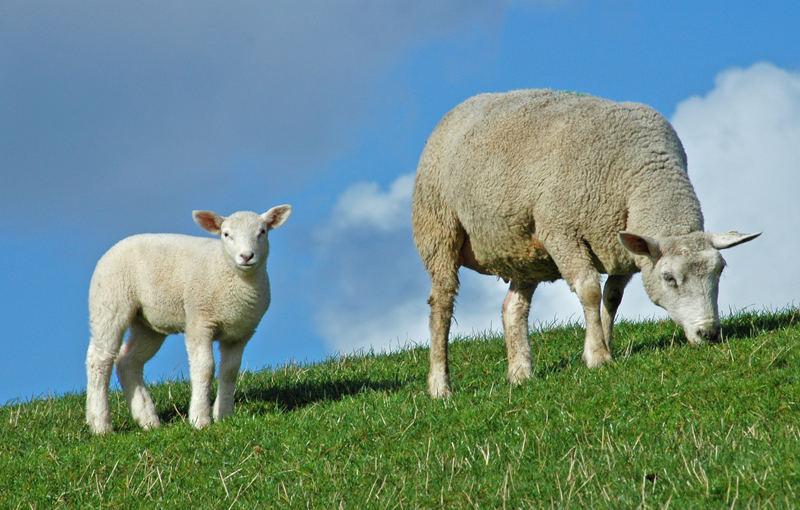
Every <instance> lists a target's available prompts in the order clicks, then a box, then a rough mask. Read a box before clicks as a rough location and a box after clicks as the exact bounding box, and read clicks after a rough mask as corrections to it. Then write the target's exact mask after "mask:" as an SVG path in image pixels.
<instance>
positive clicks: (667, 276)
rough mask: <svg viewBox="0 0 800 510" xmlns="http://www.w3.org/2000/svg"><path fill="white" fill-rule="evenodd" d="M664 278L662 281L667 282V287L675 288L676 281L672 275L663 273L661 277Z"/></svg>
mask: <svg viewBox="0 0 800 510" xmlns="http://www.w3.org/2000/svg"><path fill="white" fill-rule="evenodd" d="M661 276H662V277H663V278H664V281H665V282H667V285H669V286H670V287H677V286H678V281H677V280H676V279H675V276H674V275H673V274H672V273H664V274H662V275H661Z"/></svg>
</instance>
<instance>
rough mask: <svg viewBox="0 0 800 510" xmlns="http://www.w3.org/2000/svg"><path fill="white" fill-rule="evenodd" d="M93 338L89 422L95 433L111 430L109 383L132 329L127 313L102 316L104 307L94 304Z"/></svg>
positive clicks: (88, 361) (88, 385) (88, 359)
mask: <svg viewBox="0 0 800 510" xmlns="http://www.w3.org/2000/svg"><path fill="white" fill-rule="evenodd" d="M90 309H91V312H90V315H91V318H90V324H91V329H92V338H91V340H89V349H88V350H87V352H86V381H87V382H86V423H87V424H88V425H89V428H91V430H92V432H93V433H95V434H106V433H108V432H111V430H112V429H111V412H110V411H109V408H108V385H109V383H110V382H111V372H112V371H113V370H114V360H115V359H116V357H117V353H118V352H119V347H120V345H122V337H123V336H124V335H125V330H126V329H128V325H127V317H125V318H123V319H119V318H118V316H117V315H116V314H112V315H111V316H110V317H108V318H106V317H98V315H99V314H101V313H103V311H105V310H103V309H101V310H98V311H95V310H94V308H93V307H92V306H91V304H90Z"/></svg>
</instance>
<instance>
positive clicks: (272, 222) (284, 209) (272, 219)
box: [261, 204, 292, 230]
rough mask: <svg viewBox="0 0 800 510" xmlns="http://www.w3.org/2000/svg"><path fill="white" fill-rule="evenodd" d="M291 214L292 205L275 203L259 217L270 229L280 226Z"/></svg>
mask: <svg viewBox="0 0 800 510" xmlns="http://www.w3.org/2000/svg"><path fill="white" fill-rule="evenodd" d="M291 214H292V206H291V205H289V204H284V205H276V206H275V207H273V208H272V209H270V210H269V211H267V212H265V213H264V214H262V215H261V219H262V220H264V223H266V224H267V227H268V228H269V229H270V230H272V229H275V228H278V227H280V226H281V225H283V223H284V222H285V221H286V220H288V219H289V215H291Z"/></svg>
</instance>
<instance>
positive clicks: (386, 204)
mask: <svg viewBox="0 0 800 510" xmlns="http://www.w3.org/2000/svg"><path fill="white" fill-rule="evenodd" d="M413 190H414V174H407V175H401V176H400V177H398V178H397V179H396V180H395V181H394V182H393V183H392V184H391V185H390V186H389V190H388V191H387V192H382V191H381V190H380V189H379V187H378V184H377V183H375V182H358V183H356V184H353V185H352V186H350V187H349V188H347V189H346V190H345V191H344V192H343V193H342V194H341V195H339V199H338V200H337V201H336V207H334V211H333V217H334V225H335V226H336V227H337V228H339V229H345V228H349V227H367V226H369V227H375V228H377V229H379V230H382V231H389V230H392V229H398V228H403V227H407V226H408V223H409V222H410V221H411V194H412V192H413Z"/></svg>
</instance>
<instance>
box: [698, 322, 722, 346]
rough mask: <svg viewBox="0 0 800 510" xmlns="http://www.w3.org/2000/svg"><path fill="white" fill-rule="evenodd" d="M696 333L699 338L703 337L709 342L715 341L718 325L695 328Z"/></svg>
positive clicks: (717, 335)
mask: <svg viewBox="0 0 800 510" xmlns="http://www.w3.org/2000/svg"><path fill="white" fill-rule="evenodd" d="M696 333H697V336H699V337H700V338H704V339H706V340H708V341H710V342H716V341H717V340H719V325H717V324H714V325H711V326H704V327H700V328H697V331H696Z"/></svg>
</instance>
